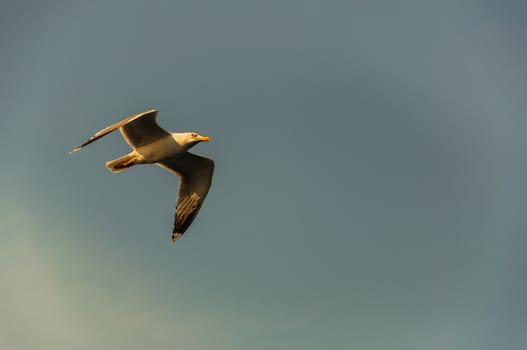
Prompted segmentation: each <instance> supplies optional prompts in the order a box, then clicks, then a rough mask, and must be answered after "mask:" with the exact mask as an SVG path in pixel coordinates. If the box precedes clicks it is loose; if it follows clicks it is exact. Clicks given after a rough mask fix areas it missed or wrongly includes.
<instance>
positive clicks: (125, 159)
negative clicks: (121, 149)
mask: <svg viewBox="0 0 527 350" xmlns="http://www.w3.org/2000/svg"><path fill="white" fill-rule="evenodd" d="M134 164H135V155H134V154H133V153H129V154H127V155H124V156H122V157H119V158H117V159H114V160H110V161H109V162H107V163H106V167H107V168H108V169H109V170H110V171H111V172H112V173H118V172H120V171H123V170H125V169H127V168H129V167H131V166H132V165H134Z"/></svg>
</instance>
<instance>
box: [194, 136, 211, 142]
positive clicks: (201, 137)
mask: <svg viewBox="0 0 527 350" xmlns="http://www.w3.org/2000/svg"><path fill="white" fill-rule="evenodd" d="M196 140H198V141H205V142H209V141H210V137H208V136H198V137H196Z"/></svg>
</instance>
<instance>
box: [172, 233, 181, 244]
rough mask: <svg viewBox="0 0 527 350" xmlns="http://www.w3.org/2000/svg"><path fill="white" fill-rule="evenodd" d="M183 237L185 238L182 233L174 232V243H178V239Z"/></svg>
mask: <svg viewBox="0 0 527 350" xmlns="http://www.w3.org/2000/svg"><path fill="white" fill-rule="evenodd" d="M181 236H183V234H182V233H179V232H174V233H172V242H175V241H177V240H178V239H180V238H181Z"/></svg>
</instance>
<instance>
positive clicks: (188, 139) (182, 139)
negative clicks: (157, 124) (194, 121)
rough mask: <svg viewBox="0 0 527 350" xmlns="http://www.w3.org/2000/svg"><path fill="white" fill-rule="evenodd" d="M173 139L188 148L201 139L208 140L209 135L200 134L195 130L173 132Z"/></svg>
mask: <svg viewBox="0 0 527 350" xmlns="http://www.w3.org/2000/svg"><path fill="white" fill-rule="evenodd" d="M173 135H174V139H175V140H176V142H177V143H179V144H180V145H181V146H183V147H186V148H187V149H189V148H190V147H192V146H194V145H196V144H197V143H199V142H203V141H206V142H208V141H210V137H208V136H202V135H200V134H198V133H197V132H192V131H191V132H182V133H174V134H173Z"/></svg>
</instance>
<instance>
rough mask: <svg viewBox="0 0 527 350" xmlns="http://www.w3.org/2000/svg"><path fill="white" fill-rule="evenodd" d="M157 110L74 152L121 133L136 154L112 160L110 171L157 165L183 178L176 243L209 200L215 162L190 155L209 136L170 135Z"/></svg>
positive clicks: (116, 126)
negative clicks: (158, 120)
mask: <svg viewBox="0 0 527 350" xmlns="http://www.w3.org/2000/svg"><path fill="white" fill-rule="evenodd" d="M156 117H157V110H154V109H152V110H148V111H145V112H142V113H138V114H134V115H132V116H130V117H128V118H126V119H124V120H122V121H120V122H117V123H114V124H112V125H110V126H108V127H106V128H104V129H102V130H100V131H98V132H97V133H95V135H93V136H92V137H90V138H89V139H88V140H87V141H86V142H84V143H83V144H82V145H80V146H78V147H76V148H74V149H73V150H72V151H71V152H70V153H74V152H76V151H78V150H80V149H81V148H83V147H84V146H86V145H88V144H90V143H92V142H94V141H96V140H98V139H99V138H101V137H103V136H105V135H107V134H109V133H111V132H112V131H115V130H117V129H119V131H120V132H121V134H122V135H123V138H124V139H125V141H126V142H127V143H128V145H129V146H130V148H131V149H132V152H130V153H128V154H126V155H124V156H122V157H119V158H117V159H114V160H111V161H109V162H107V163H106V167H107V168H108V169H109V170H110V171H112V172H114V173H116V172H121V171H123V170H125V169H127V168H129V167H131V166H133V165H135V164H157V165H159V166H160V167H162V168H164V169H166V170H168V171H170V172H172V173H175V174H176V175H178V176H179V179H180V183H179V191H178V196H177V200H176V214H175V221H174V229H173V231H172V239H173V240H174V241H175V240H176V239H178V238H179V237H181V236H182V235H183V233H185V231H186V230H187V228H188V227H189V226H190V224H191V223H192V221H193V220H194V218H195V217H196V215H197V214H198V212H199V209H200V208H201V205H202V204H203V200H204V199H205V197H206V196H207V193H208V191H209V188H210V185H211V182H212V174H213V172H214V161H213V160H212V159H209V158H205V157H201V156H198V155H196V154H192V153H189V152H187V151H188V149H190V148H191V147H193V146H194V145H196V144H197V143H199V142H202V141H209V140H210V138H209V137H208V136H201V135H199V134H197V133H195V132H183V133H177V132H174V133H169V132H168V131H166V130H164V129H162V128H161V127H160V126H159V125H157V123H156Z"/></svg>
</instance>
